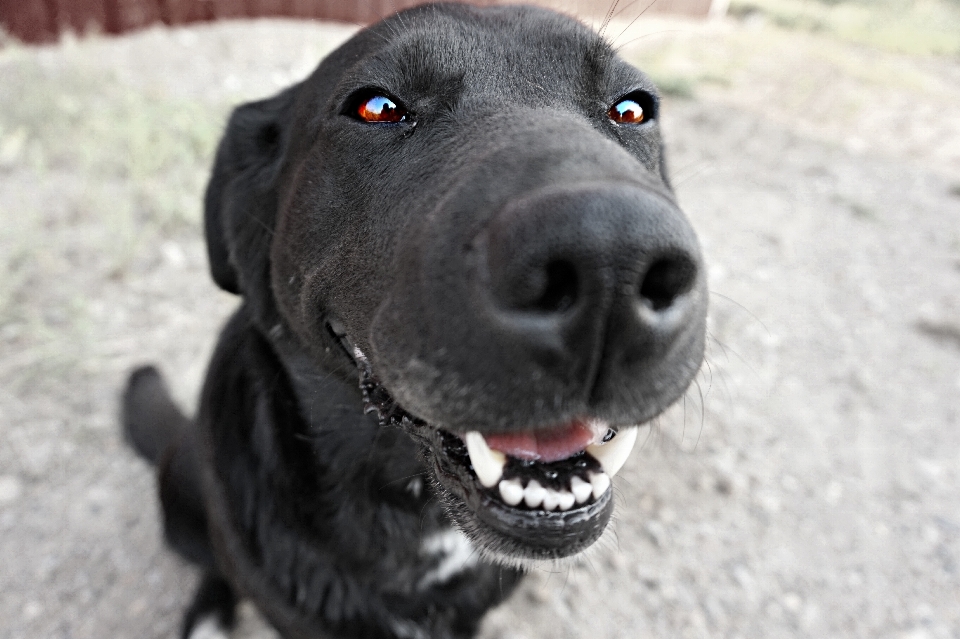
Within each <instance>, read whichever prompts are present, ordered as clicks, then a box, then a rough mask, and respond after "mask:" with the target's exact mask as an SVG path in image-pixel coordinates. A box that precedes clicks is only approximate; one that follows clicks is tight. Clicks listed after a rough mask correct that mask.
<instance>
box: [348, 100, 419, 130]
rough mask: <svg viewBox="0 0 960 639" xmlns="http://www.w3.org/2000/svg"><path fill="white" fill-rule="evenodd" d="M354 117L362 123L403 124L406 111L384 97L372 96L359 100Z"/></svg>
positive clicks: (401, 106) (400, 105)
mask: <svg viewBox="0 0 960 639" xmlns="http://www.w3.org/2000/svg"><path fill="white" fill-rule="evenodd" d="M356 115H357V117H358V118H359V119H361V120H363V121H364V122H378V123H380V122H386V123H390V124H393V123H396V122H403V121H404V120H406V119H407V110H406V109H405V108H404V106H403V105H402V104H397V103H396V102H395V101H394V100H391V99H390V98H388V97H387V96H385V95H379V94H377V95H373V96H370V97H368V98H365V99H362V100H360V103H359V104H358V105H357V110H356Z"/></svg>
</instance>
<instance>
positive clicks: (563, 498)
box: [557, 490, 575, 510]
mask: <svg viewBox="0 0 960 639" xmlns="http://www.w3.org/2000/svg"><path fill="white" fill-rule="evenodd" d="M557 494H558V495H559V496H560V497H559V501H560V510H570V509H571V508H573V502H574V501H575V498H574V496H573V493H568V492H567V491H565V490H561V491H560V492H559V493H557Z"/></svg>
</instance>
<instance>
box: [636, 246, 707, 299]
mask: <svg viewBox="0 0 960 639" xmlns="http://www.w3.org/2000/svg"><path fill="white" fill-rule="evenodd" d="M696 278H697V266H696V265H695V264H694V263H693V262H692V261H690V260H689V259H688V258H685V257H670V258H663V259H659V260H657V261H656V262H654V263H653V264H652V265H651V266H650V268H649V269H647V273H646V275H644V276H643V281H642V282H641V283H640V301H641V302H643V303H644V304H646V305H647V306H649V307H651V308H652V309H653V310H655V311H660V310H663V309H665V308H668V307H669V306H670V305H672V304H673V303H674V301H676V299H677V298H678V297H680V296H681V295H683V294H684V293H686V292H687V291H689V290H690V289H691V288H692V287H693V283H694V281H695V280H696Z"/></svg>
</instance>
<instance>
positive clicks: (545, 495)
mask: <svg viewBox="0 0 960 639" xmlns="http://www.w3.org/2000/svg"><path fill="white" fill-rule="evenodd" d="M601 475H603V473H601ZM603 476H604V477H606V475H603ZM599 481H601V482H602V481H603V480H602V479H601V480H599ZM570 483H571V485H575V486H576V488H575V490H576V491H577V492H578V493H579V495H580V497H579V498H578V497H577V496H576V495H574V493H572V492H570V491H568V490H554V489H552V488H544V487H543V486H541V485H540V483H539V482H538V481H537V480H535V479H531V480H530V483H529V484H527V487H526V488H524V487H523V485H522V484H521V483H520V480H519V479H504V480H502V481H501V482H500V486H499V488H500V497H501V498H502V499H503V501H504V503H505V504H507V505H508V506H517V505H519V504H520V502H521V501H522V502H525V503H526V504H527V506H529V507H530V508H542V509H543V510H546V511H554V510H557V509H560V510H570V509H571V508H573V505H574V504H575V503H583V502H585V501H586V500H588V499H589V498H590V495H592V494H593V491H594V487H593V486H592V485H591V484H588V483H587V482H585V481H583V480H582V479H580V478H579V477H576V476H574V477H573V479H572V480H571V481H570ZM609 485H610V480H609V479H607V486H609ZM598 494H600V495H602V494H603V492H602V491H601V492H599V493H598Z"/></svg>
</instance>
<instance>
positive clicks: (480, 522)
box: [343, 338, 635, 567]
mask: <svg viewBox="0 0 960 639" xmlns="http://www.w3.org/2000/svg"><path fill="white" fill-rule="evenodd" d="M343 339H344V342H345V345H346V348H347V350H348V352H349V353H351V355H352V357H353V359H354V361H355V362H356V364H357V367H358V370H359V375H360V388H361V390H362V393H363V398H364V403H365V410H366V411H368V412H376V413H377V415H378V416H379V419H380V421H381V424H382V425H388V424H389V425H393V426H397V427H400V428H402V429H404V430H405V431H406V432H408V433H409V434H410V435H411V436H413V437H414V438H415V439H416V440H417V441H418V442H419V443H420V446H421V455H422V456H423V458H424V461H425V462H426V464H427V466H428V468H429V469H430V470H431V471H432V473H431V474H432V480H433V484H434V486H435V488H436V491H437V494H438V495H440V500H441V503H442V504H443V506H444V509H445V511H446V512H447V514H448V516H449V517H450V519H451V520H452V521H453V522H454V524H455V525H456V526H457V527H458V528H459V529H460V531H462V532H463V533H464V534H465V535H466V536H467V538H468V539H469V540H470V541H471V542H472V543H473V545H474V546H475V547H476V549H477V551H478V552H479V554H480V555H481V556H483V557H484V558H486V559H488V560H492V561H495V562H497V563H500V564H504V565H509V566H515V567H522V566H524V565H527V564H528V563H529V562H530V561H537V560H557V559H563V558H565V557H569V556H572V555H575V554H577V553H580V552H581V551H583V550H584V549H586V548H587V547H588V546H590V545H591V544H593V543H594V542H595V541H596V540H597V539H598V538H599V537H600V536H601V535H602V534H603V531H604V530H605V528H606V526H607V523H608V522H609V520H610V516H611V514H612V512H613V499H612V489H611V485H610V476H611V475H613V474H615V473H616V470H619V467H620V466H621V465H622V461H624V460H625V457H624V460H619V461H617V462H616V463H617V468H615V469H613V468H611V470H612V472H611V473H610V475H608V474H607V473H606V472H605V468H604V462H602V461H600V460H598V459H596V458H595V457H594V456H592V455H591V454H590V453H589V452H587V451H586V450H583V451H580V452H578V453H576V454H574V455H572V456H570V457H568V458H566V459H562V460H558V461H555V462H552V463H549V464H540V463H537V462H535V461H532V460H525V461H521V460H517V459H515V458H509V462H510V464H509V465H507V464H505V466H506V467H507V474H506V475H504V479H502V480H499V481H497V482H496V483H495V484H494V483H491V482H490V481H488V482H486V483H490V484H491V485H489V486H487V485H484V482H483V481H482V480H481V479H480V477H478V475H477V471H476V466H477V464H475V463H474V461H473V459H472V456H471V453H470V451H469V450H468V446H467V444H466V442H465V441H464V439H463V438H461V437H460V436H458V435H456V434H454V433H451V432H449V431H446V430H444V429H443V428H441V427H438V426H435V425H431V424H428V423H426V422H425V421H424V420H422V419H419V418H417V417H415V416H413V415H411V414H410V413H408V412H407V411H406V410H404V408H403V407H401V406H399V404H397V402H396V401H395V400H394V399H393V397H392V396H391V395H390V393H389V391H388V390H387V389H386V388H385V387H384V386H383V385H382V384H381V383H380V381H379V380H378V379H377V377H376V375H375V374H374V372H373V370H372V368H371V365H370V361H369V359H368V358H367V357H366V356H365V355H364V353H363V352H362V351H361V350H360V349H359V348H357V347H355V346H352V345H350V344H349V341H348V340H346V339H345V338H343ZM476 434H477V435H479V433H476ZM634 435H635V433H629V434H627V433H621V434H620V435H619V436H620V437H622V438H623V439H626V440H629V447H628V448H632V445H633V436H634ZM481 439H482V436H481ZM588 448H589V447H588ZM626 452H627V453H629V449H627V450H626ZM598 456H599V457H602V455H598ZM621 456H622V453H621ZM473 457H476V453H475V454H474V456H473ZM607 463H610V462H609V460H607ZM608 468H610V467H609V466H608ZM511 470H513V473H511V472H510V471H511ZM481 472H482V471H481ZM518 473H523V474H525V475H528V477H527V479H528V483H527V486H526V488H524V498H523V500H522V501H515V502H514V503H513V504H511V503H509V502H511V501H514V500H512V499H511V498H510V497H509V496H508V495H507V494H505V493H504V488H503V486H502V485H503V484H504V483H506V482H514V481H518V480H517V479H516V478H514V477H509V475H510V474H514V475H516V474H518ZM538 473H539V474H538ZM574 477H576V478H586V481H584V479H580V483H582V484H586V485H587V486H588V487H589V488H590V490H589V494H581V490H580V487H579V484H577V483H576V480H574V479H573V478H574ZM538 479H539V480H540V481H539V482H538ZM540 482H542V483H543V484H546V485H547V486H550V484H551V483H552V484H554V486H550V487H549V488H544V490H543V493H546V492H547V490H549V491H550V493H551V494H552V495H557V494H560V493H562V492H563V489H562V488H560V487H559V486H560V485H571V484H573V485H571V491H570V496H571V498H572V501H573V503H572V504H565V506H566V507H565V508H560V507H559V503H554V504H548V503H544V502H545V501H546V500H545V499H544V497H545V495H540V500H539V501H538V500H536V499H531V498H530V497H528V494H529V493H530V492H531V490H530V489H531V487H533V486H534V485H535V486H540ZM574 486H576V488H575V487H574ZM574 493H577V494H576V495H574Z"/></svg>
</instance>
